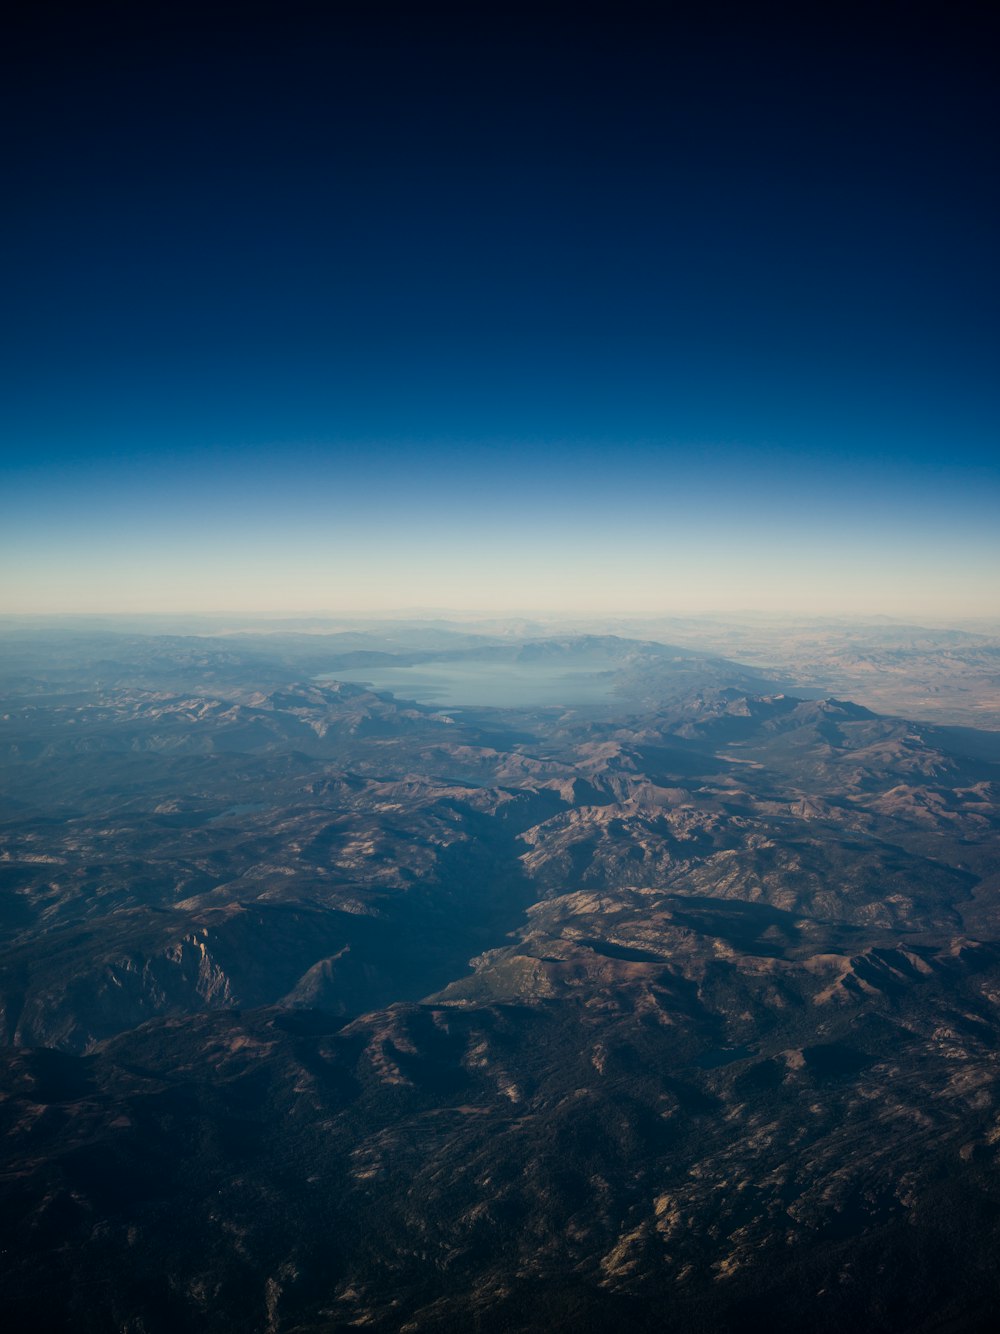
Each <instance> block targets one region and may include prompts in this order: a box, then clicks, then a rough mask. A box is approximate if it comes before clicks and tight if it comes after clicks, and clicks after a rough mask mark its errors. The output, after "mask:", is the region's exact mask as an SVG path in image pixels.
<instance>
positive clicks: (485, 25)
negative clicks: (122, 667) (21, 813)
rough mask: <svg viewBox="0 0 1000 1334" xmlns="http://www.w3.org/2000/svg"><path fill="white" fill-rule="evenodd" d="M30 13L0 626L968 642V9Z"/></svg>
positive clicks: (972, 553)
mask: <svg viewBox="0 0 1000 1334" xmlns="http://www.w3.org/2000/svg"><path fill="white" fill-rule="evenodd" d="M158 8H159V7H155V6H141V5H134V4H124V3H122V4H100V3H95V4H93V5H86V6H79V5H77V6H65V7H62V6H59V5H51V4H40V5H38V6H35V7H33V9H32V13H31V15H30V16H29V17H28V18H26V19H25V20H23V24H22V26H21V27H20V28H19V29H17V30H16V31H14V32H13V33H12V34H11V40H10V41H9V43H7V52H6V57H5V63H6V68H5V70H4V71H3V84H4V92H3V96H4V98H5V102H6V105H5V108H4V110H5V124H6V125H7V126H8V127H9V128H10V129H11V130H12V133H10V134H9V137H8V142H7V144H6V150H5V152H6V159H7V162H6V166H5V173H4V175H5V182H6V184H7V187H8V191H7V193H8V203H7V204H6V205H5V209H4V212H3V217H2V225H3V230H4V234H5V235H4V246H3V260H2V263H3V266H4V296H5V300H4V310H5V315H4V319H3V347H2V349H0V350H2V365H3V370H2V377H3V388H4V393H3V404H2V414H3V416H2V450H3V457H2V474H0V525H2V535H0V562H2V574H0V611H3V610H6V611H44V612H52V611H66V610H81V611H88V610H93V611H102V612H103V611H114V610H129V611H139V610H142V611H149V610H152V611H156V610H162V611H189V610H190V611H193V610H208V609H222V608H225V609H233V610H253V609H259V610H267V611H282V610H287V611H289V612H292V611H303V610H313V609H327V610H333V611H336V610H367V609H374V610H390V609H407V608H413V607H430V606H434V607H455V608H465V609H475V608H480V609H482V610H484V611H496V610H504V609H511V610H514V609H517V610H532V609H535V610H550V611H558V610H560V609H564V610H567V611H572V612H591V611H593V612H597V611H623V612H628V613H635V612H642V611H649V612H660V611H669V610H685V611H697V610H719V609H746V608H758V609H790V610H808V611H836V612H851V611H857V612H862V613H869V612H883V613H887V614H890V615H891V614H896V615H905V616H914V615H919V614H925V615H928V616H932V615H933V616H936V617H940V616H946V615H954V616H956V617H959V616H962V617H966V616H974V615H983V616H987V615H989V616H996V615H998V614H1000V450H998V447H997V425H998V420H1000V414H998V377H997V368H998V359H997V351H998V347H997V343H998V338H997V314H996V312H997V309H998V300H997V298H998V291H997V288H998V281H997V277H998V274H997V258H996V251H997V245H996V236H997V222H998V208H997V191H998V184H997V182H998V180H1000V174H998V170H997V168H998V162H997V153H996V139H995V135H996V129H995V127H996V126H997V125H998V124H1000V116H998V112H1000V108H998V106H997V94H996V90H995V86H994V85H995V84H996V82H997V81H996V79H995V70H996V68H997V54H998V52H997V42H996V19H995V17H994V15H993V13H991V8H992V7H990V6H986V5H981V6H972V5H970V6H964V7H963V6H961V5H954V4H949V5H945V4H941V5H937V6H927V7H922V6H917V5H906V4H869V5H865V6H862V7H858V8H853V7H851V6H843V5H837V6H832V5H831V6H810V5H802V6H798V7H796V8H795V9H794V10H792V11H790V12H787V11H785V10H784V9H783V8H781V9H779V8H777V7H768V6H766V5H742V6H733V7H729V6H711V5H701V6H697V7H694V6H692V7H691V8H689V9H685V8H684V7H672V6H633V7H631V8H630V7H628V6H624V7H623V6H621V5H614V6H612V5H610V4H608V5H604V6H602V5H581V6H577V7H574V8H573V9H569V8H561V9H556V8H555V7H551V8H546V7H545V6H530V7H519V6H517V5H512V4H505V5H502V6H495V7H491V6H489V5H486V6H474V5H463V6H455V7H446V6H441V5H430V4H422V3H419V0H417V2H416V3H411V4H408V5H396V6H392V5H384V4H378V3H370V4H365V5H340V4H333V3H322V4H321V3H315V4H303V3H295V0H291V2H290V3H285V4H281V5H276V4H274V5H272V4H253V3H250V4H239V5H238V4H235V3H234V4H230V5H215V4H211V3H205V4H201V5H198V6H196V7H194V6H192V7H188V6H185V5H183V4H181V5H176V6H172V7H171V8H170V10H169V12H166V11H164V12H163V13H155V12H154V10H156V9H158Z"/></svg>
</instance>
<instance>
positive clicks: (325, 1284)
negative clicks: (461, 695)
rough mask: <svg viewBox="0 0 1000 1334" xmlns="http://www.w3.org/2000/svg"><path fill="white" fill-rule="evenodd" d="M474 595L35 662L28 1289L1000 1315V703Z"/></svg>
mask: <svg viewBox="0 0 1000 1334" xmlns="http://www.w3.org/2000/svg"><path fill="white" fill-rule="evenodd" d="M400 633H401V632H400ZM408 633H409V632H408ZM434 633H435V636H436V638H435V639H434V642H433V643H426V644H421V643H420V642H419V640H418V641H417V642H414V641H413V638H412V636H411V638H410V641H409V642H407V643H405V644H402V645H401V644H400V643H399V642H398V638H397V640H396V641H393V640H392V638H391V637H390V636H389V635H388V634H387V636H386V637H385V638H383V639H379V638H378V636H377V635H376V634H375V633H374V632H372V631H370V630H366V631H365V635H366V636H367V638H366V639H365V642H364V643H363V644H359V643H358V642H357V641H356V640H355V642H354V643H351V644H348V645H345V646H344V647H343V648H341V646H340V645H339V644H338V643H337V642H335V641H336V640H337V638H338V637H337V636H326V635H318V634H297V635H289V636H282V635H268V636H264V635H261V636H257V637H256V638H255V639H254V640H253V642H252V643H251V642H244V640H243V638H242V637H240V636H233V637H232V638H231V639H230V640H228V641H225V642H221V641H219V640H211V641H208V640H206V641H200V640H198V639H197V638H196V637H192V636H183V635H177V636H155V635H149V636H143V635H138V634H130V635H121V636H117V637H116V636H115V635H114V634H113V633H112V632H110V631H108V632H104V631H102V632H101V634H100V635H91V637H90V638H86V637H85V638H83V639H81V640H80V642H79V644H78V652H76V654H75V656H74V642H75V641H74V639H73V636H72V635H70V634H68V633H67V634H64V635H63V636H62V637H61V638H60V637H59V635H57V634H56V632H55V631H51V632H47V633H46V635H45V636H43V637H41V638H38V639H35V640H32V638H31V636H30V635H29V634H28V633H27V632H26V631H25V632H23V635H22V638H21V639H20V640H19V641H18V643H17V644H16V645H15V649H16V651H15V652H13V653H12V654H11V655H10V658H9V660H8V661H7V663H6V665H4V666H3V667H2V668H0V692H2V700H0V753H2V755H3V757H4V759H3V765H2V773H0V800H2V803H3V819H2V824H0V886H2V888H0V1032H2V1034H3V1041H4V1042H5V1044H6V1047H5V1049H4V1054H3V1074H2V1082H0V1089H2V1100H0V1122H2V1125H3V1140H2V1144H3V1150H2V1154H3V1164H2V1167H0V1193H2V1197H3V1208H2V1210H0V1217H2V1219H3V1224H2V1227H3V1239H2V1241H0V1249H2V1250H3V1256H4V1265H3V1277H2V1278H0V1291H2V1295H3V1303H4V1310H5V1315H6V1317H7V1324H8V1327H9V1328H11V1329H15V1330H20V1329H25V1330H26V1329H29V1328H30V1329H33V1330H34V1329H39V1328H51V1329H67V1330H69V1329H72V1330H85V1331H95V1334H96V1331H106V1330H107V1331H110V1330H127V1331H129V1332H130V1334H160V1332H161V1331H162V1332H163V1334H168V1331H186V1330H189V1331H208V1330H212V1331H217V1330H218V1331H229V1330H232V1331H241V1332H242V1331H268V1332H269V1334H279V1332H284V1331H288V1332H289V1334H291V1332H292V1331H295V1332H297V1334H304V1332H305V1331H310V1332H312V1331H315V1332H316V1334H319V1331H336V1330H347V1329H353V1328H361V1327H363V1328H370V1329H373V1330H381V1331H386V1332H388V1331H397V1330H408V1331H424V1330H427V1331H451V1330H469V1329H478V1330H482V1331H498V1332H499V1331H501V1330H502V1331H515V1330H516V1331H534V1330H549V1329H551V1328H553V1327H555V1328H568V1327H577V1326H578V1327H579V1328H581V1329H584V1330H594V1331H598V1330H612V1329H617V1328H619V1327H621V1325H622V1324H623V1323H625V1322H628V1323H630V1324H632V1325H633V1326H634V1327H635V1328H637V1329H640V1330H650V1331H653V1330H660V1329H662V1328H664V1327H670V1326H672V1325H676V1326H677V1327H679V1328H683V1329H690V1330H712V1331H714V1330H734V1331H735V1330H736V1329H740V1330H744V1329H746V1328H758V1327H759V1328H763V1327H764V1326H765V1325H766V1327H767V1328H769V1329H787V1330H793V1329H794V1330H801V1329H803V1328H815V1329H820V1330H823V1329H829V1330H833V1329H834V1328H837V1329H838V1330H839V1329H841V1328H842V1327H843V1325H844V1323H845V1322H847V1321H850V1322H853V1324H854V1325H855V1326H856V1327H857V1328H859V1329H864V1330H873V1331H874V1330H900V1331H903V1330H906V1331H910V1330H914V1331H928V1334H929V1331H931V1330H934V1331H940V1330H956V1331H957V1330H969V1329H979V1328H983V1329H985V1328H989V1327H992V1325H993V1323H994V1321H995V1318H996V1315H997V1304H998V1301H1000V1283H998V1280H997V1278H996V1268H995V1262H994V1257H995V1253H996V1244H997V1242H998V1240H1000V1235H998V1234H1000V1175H998V1171H997V1167H998V1162H997V1156H998V1152H1000V1119H998V1118H1000V1101H998V1097H1000V1060H998V1057H997V1036H998V1030H1000V1016H998V1006H1000V838H998V832H1000V737H998V735H997V734H995V733H988V732H975V731H971V730H968V729H965V730H961V729H957V728H948V727H943V726H936V725H931V724H927V723H914V722H910V721H907V720H904V719H900V718H895V717H888V716H884V715H880V714H878V713H875V712H873V711H871V710H870V709H868V708H866V707H862V706H860V705H858V704H854V703H851V702H849V701H847V700H841V699H837V698H831V697H824V698H808V697H801V696H798V695H796V694H794V693H793V692H791V691H790V690H789V689H788V688H787V685H788V682H787V680H785V679H784V677H783V676H782V675H781V674H778V675H777V676H775V677H774V678H773V679H771V680H768V679H767V678H766V677H764V676H761V675H759V674H758V672H757V671H755V670H752V669H747V668H742V667H740V666H739V665H738V664H734V663H730V662H729V660H728V659H727V658H725V657H706V656H704V655H701V654H699V653H696V652H693V651H690V650H688V651H686V650H684V649H680V650H676V651H674V650H671V649H670V648H668V647H666V646H663V645H655V644H651V642H648V641H627V640H624V639H621V638H615V637H606V638H603V639H602V638H601V637H599V636H590V637H587V638H585V639H582V640H579V641H577V640H574V639H573V638H572V637H567V636H559V637H557V638H553V639H551V640H546V639H544V638H539V637H537V636H535V637H527V638H524V639H522V640H520V641H518V640H515V641H513V642H511V641H510V640H509V639H505V640H502V641H500V640H495V641H491V642H486V643H484V642H480V641H476V642H470V641H471V638H472V637H465V638H461V639H458V641H457V642H455V643H450V642H449V640H448V637H447V635H446V634H445V632H444V631H442V630H440V629H439V628H436V629H435V631H434ZM485 638H486V637H485V636H482V637H481V639H485ZM338 653H340V654H346V655H354V654H357V653H364V654H367V655H382V656H384V657H385V658H389V659H392V660H393V661H394V663H395V666H396V668H401V669H405V668H406V667H407V665H412V663H414V662H416V661H417V660H418V659H419V663H420V667H421V671H423V672H426V671H428V670H431V668H432V667H433V664H434V663H441V662H446V663H447V662H451V663H454V662H455V661H456V660H460V661H461V662H462V663H463V664H464V665H463V671H464V670H466V668H469V669H470V670H472V669H473V668H474V666H475V664H476V663H478V664H480V665H481V669H482V670H484V671H489V670H492V668H493V667H495V665H496V664H497V662H502V663H507V664H510V663H515V664H520V667H521V668H523V669H524V670H526V671H530V670H533V669H534V666H535V665H539V670H542V671H545V672H548V671H549V670H550V669H551V665H552V664H553V663H556V664H568V665H569V666H570V667H572V668H578V669H580V670H599V671H601V672H605V671H606V672H608V673H609V674H610V675H609V678H608V679H609V690H608V693H607V695H606V696H605V697H600V698H594V697H592V696H590V695H588V696H587V697H586V698H583V699H581V700H579V701H577V702H572V701H571V702H569V703H558V704H552V703H549V704H545V705H531V704H527V703H524V704H520V705H518V706H517V707H509V708H492V707H483V706H481V705H477V706H467V705H463V704H462V703H461V700H456V701H454V702H451V701H446V700H441V699H435V700H434V701H433V702H426V701H425V702H420V701H416V700H406V699H403V698H401V697H399V696H395V695H392V694H390V693H387V692H385V691H382V690H377V689H371V688H369V687H367V686H365V685H364V684H362V683H357V682H351V683H345V682H338V681H336V679H335V671H336V667H335V665H333V666H332V665H331V662H333V663H334V664H335V662H336V661H337V660H338V659H337V655H338ZM427 655H430V656H427ZM47 664H48V665H47ZM109 664H110V665H109ZM428 664H430V665H431V666H430V667H429V666H428ZM470 664H471V666H470ZM449 670H450V668H449ZM547 679H548V678H547Z"/></svg>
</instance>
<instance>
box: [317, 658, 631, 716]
mask: <svg viewBox="0 0 1000 1334" xmlns="http://www.w3.org/2000/svg"><path fill="white" fill-rule="evenodd" d="M615 666H617V664H615ZM316 680H318V681H350V682H353V683H356V684H358V685H367V686H370V687H371V688H372V689H373V690H381V691H391V692H392V694H394V695H396V696H398V697H399V698H400V699H414V700H416V701H417V702H418V703H420V704H433V705H440V706H442V707H444V708H453V707H455V708H457V707H460V706H461V705H463V704H465V705H469V706H473V707H480V708H508V709H509V708H534V707H539V706H542V705H546V704H548V705H564V706H567V707H577V706H579V705H584V704H600V703H603V702H604V701H605V700H607V699H608V698H609V696H610V695H611V690H612V686H613V685H614V666H613V665H612V664H610V663H609V664H608V666H607V668H605V669H603V670H595V668H594V665H593V664H588V665H587V668H586V669H583V668H577V669H576V670H572V669H567V667H566V664H565V663H532V662H525V663H520V662H503V663H497V662H442V663H436V662H422V663H419V664H418V665H417V666H414V667H394V666H392V665H386V666H384V667H383V666H378V667H357V668H353V669H346V668H345V669H344V670H343V671H337V672H324V673H323V674H322V675H321V676H317V677H316Z"/></svg>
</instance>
